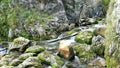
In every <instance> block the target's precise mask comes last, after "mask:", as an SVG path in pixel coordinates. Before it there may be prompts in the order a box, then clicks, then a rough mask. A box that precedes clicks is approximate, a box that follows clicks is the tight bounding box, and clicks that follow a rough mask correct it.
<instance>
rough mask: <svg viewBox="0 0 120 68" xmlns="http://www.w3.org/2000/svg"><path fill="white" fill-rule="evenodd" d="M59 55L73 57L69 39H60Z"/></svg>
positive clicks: (67, 57)
mask: <svg viewBox="0 0 120 68" xmlns="http://www.w3.org/2000/svg"><path fill="white" fill-rule="evenodd" d="M58 51H59V55H60V56H63V57H64V58H66V59H73V58H74V56H75V54H74V51H73V48H72V42H71V41H70V40H62V41H60V44H59V46H58Z"/></svg>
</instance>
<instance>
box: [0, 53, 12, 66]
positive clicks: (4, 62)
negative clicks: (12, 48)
mask: <svg viewBox="0 0 120 68" xmlns="http://www.w3.org/2000/svg"><path fill="white" fill-rule="evenodd" d="M12 60H13V57H12V56H11V55H6V56H4V57H2V58H1V60H0V66H4V65H9V62H11V61H12Z"/></svg>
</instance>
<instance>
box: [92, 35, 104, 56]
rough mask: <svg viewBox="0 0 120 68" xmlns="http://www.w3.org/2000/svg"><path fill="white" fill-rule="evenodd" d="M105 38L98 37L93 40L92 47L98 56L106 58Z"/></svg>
mask: <svg viewBox="0 0 120 68" xmlns="http://www.w3.org/2000/svg"><path fill="white" fill-rule="evenodd" d="M104 40H105V38H104V37H102V36H100V35H98V36H94V37H93V38H92V45H91V50H93V52H94V53H96V54H97V55H99V56H101V57H104V51H105V45H104Z"/></svg>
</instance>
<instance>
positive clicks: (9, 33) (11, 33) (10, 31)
mask: <svg viewBox="0 0 120 68" xmlns="http://www.w3.org/2000/svg"><path fill="white" fill-rule="evenodd" d="M8 38H10V39H11V38H13V30H12V29H11V28H10V29H9V32H8Z"/></svg>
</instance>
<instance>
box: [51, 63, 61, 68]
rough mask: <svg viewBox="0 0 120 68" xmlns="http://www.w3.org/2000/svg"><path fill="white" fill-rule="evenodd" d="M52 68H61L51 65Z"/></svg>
mask: <svg viewBox="0 0 120 68" xmlns="http://www.w3.org/2000/svg"><path fill="white" fill-rule="evenodd" d="M51 66H52V68H59V67H57V66H56V64H51Z"/></svg>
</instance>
